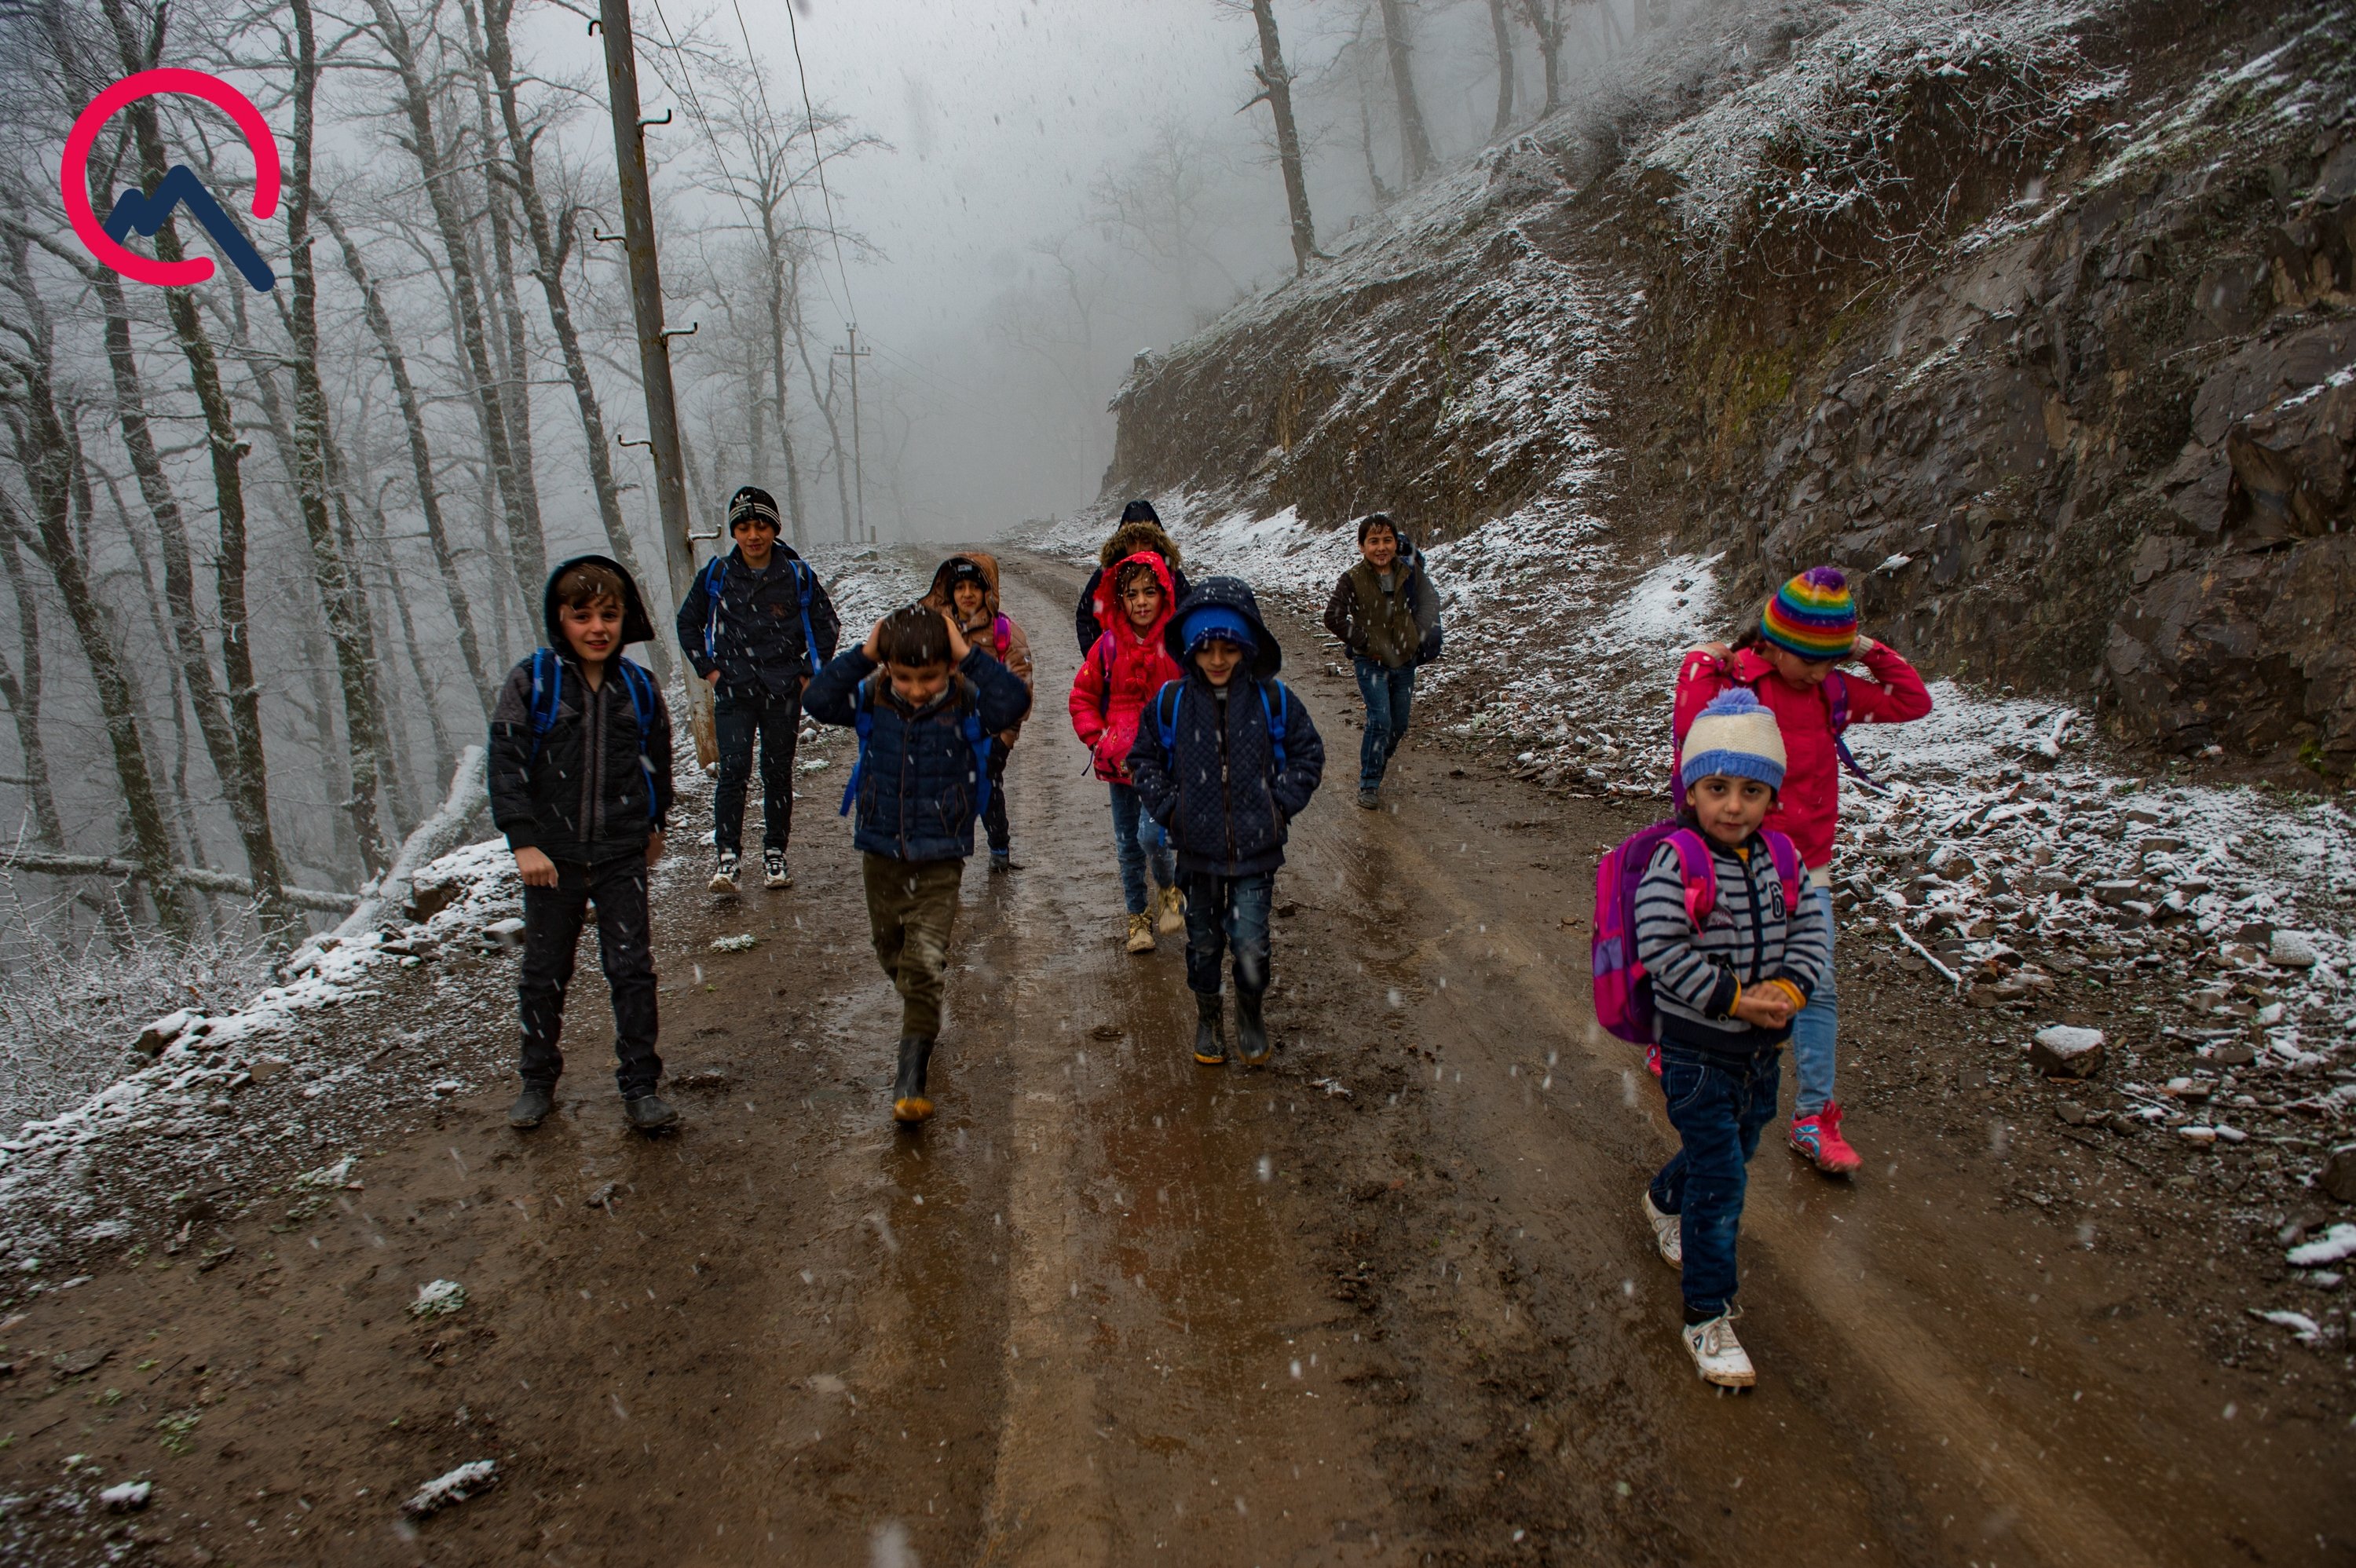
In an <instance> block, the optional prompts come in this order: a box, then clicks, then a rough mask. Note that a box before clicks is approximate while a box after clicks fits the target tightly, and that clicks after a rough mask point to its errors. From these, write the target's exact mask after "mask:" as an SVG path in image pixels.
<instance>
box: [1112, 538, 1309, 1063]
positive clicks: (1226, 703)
mask: <svg viewBox="0 0 2356 1568" xmlns="http://www.w3.org/2000/svg"><path fill="white" fill-rule="evenodd" d="M1163 640H1164V641H1165V643H1166V644H1167V645H1168V647H1169V650H1170V652H1171V653H1172V654H1173V655H1177V656H1183V658H1184V659H1185V661H1186V673H1185V675H1184V676H1183V677H1182V678H1180V679H1178V680H1174V681H1172V682H1171V683H1170V684H1169V685H1168V686H1166V687H1164V688H1162V690H1161V691H1160V692H1158V693H1157V694H1156V695H1155V696H1154V699H1153V701H1152V704H1151V707H1150V708H1148V709H1147V710H1146V713H1145V717H1144V720H1143V721H1142V722H1141V723H1140V724H1139V725H1138V727H1137V741H1136V743H1135V745H1134V746H1133V747H1132V748H1131V749H1130V753H1129V766H1130V773H1131V774H1132V775H1133V776H1134V777H1135V778H1136V780H1137V793H1138V794H1139V795H1141V797H1143V799H1144V802H1145V808H1146V809H1147V810H1148V811H1149V812H1151V814H1152V816H1153V820H1154V821H1156V822H1159V823H1161V824H1162V826H1163V827H1167V828H1168V829H1169V830H1170V837H1171V838H1172V840H1173V842H1174V843H1175V844H1176V845H1177V848H1178V866H1179V870H1180V873H1181V874H1182V875H1183V877H1184V878H1185V884H1186V987H1187V989H1189V990H1191V991H1193V992H1194V1005H1195V1022H1194V1060H1195V1061H1199V1062H1201V1063H1203V1064H1204V1065H1205V1066H1206V1067H1215V1066H1218V1065H1219V1064H1220V1063H1222V1062H1224V1061H1226V1059H1227V1048H1226V1038H1225V1036H1224V1034H1223V1032H1222V1031H1221V1029H1220V1027H1219V969H1220V957H1221V950H1222V949H1223V948H1224V949H1225V950H1226V951H1227V952H1231V953H1233V954H1234V955H1235V971H1236V1047H1237V1054H1238V1055H1240V1056H1241V1057H1242V1058H1243V1060H1244V1062H1245V1064H1246V1065H1247V1066H1251V1067H1257V1066H1259V1065H1260V1064H1261V1063H1263V1062H1265V1061H1267V1060H1268V1058H1269V1051H1272V1050H1273V1049H1274V1047H1273V1046H1272V1045H1271V1044H1270V1043H1269V1038H1268V1024H1267V1021H1266V1019H1264V1018H1263V1017H1262V1016H1261V1013H1260V999H1261V997H1265V996H1266V995H1267V994H1268V985H1269V941H1268V916H1269V903H1270V901H1272V900H1273V898H1274V896H1275V891H1276V869H1277V868H1278V867H1279V866H1281V865H1283V864H1284V839H1285V830H1286V827H1287V826H1288V825H1289V824H1290V822H1291V821H1292V819H1293V818H1294V817H1296V816H1300V815H1301V812H1302V811H1303V810H1305V809H1306V808H1307V807H1308V805H1309V797H1310V796H1311V795H1314V794H1315V793H1316V791H1317V781H1318V780H1319V779H1320V778H1322V777H1323V776H1324V772H1325V744H1324V742H1323V741H1321V740H1319V739H1318V736H1317V726H1316V725H1315V724H1313V723H1312V722H1311V721H1310V718H1309V710H1308V709H1306V708H1304V707H1303V706H1302V705H1301V701H1300V699H1297V698H1295V697H1294V696H1293V695H1292V694H1291V693H1290V692H1289V691H1287V690H1286V689H1285V688H1284V685H1283V683H1282V682H1280V681H1279V680H1278V679H1277V678H1276V672H1277V670H1278V669H1279V668H1280V667H1281V666H1282V665H1283V663H1284V652H1283V650H1282V649H1280V648H1279V647H1278V646H1277V645H1276V639H1275V638H1274V637H1273V636H1271V635H1269V630H1268V626H1267V624H1265V623H1264V622H1262V621H1261V620H1260V618H1259V605H1258V603H1257V602H1256V601H1255V600H1254V599H1253V598H1252V591H1251V590H1250V589H1249V588H1248V587H1246V586H1245V585H1244V583H1243V581H1242V580H1241V579H1239V578H1234V577H1212V578H1205V580H1204V581H1202V583H1201V584H1199V585H1198V586H1197V587H1196V588H1195V590H1194V592H1192V593H1190V594H1188V595H1187V596H1186V599H1185V602H1184V603H1182V604H1181V605H1179V607H1178V613H1177V614H1176V615H1175V616H1174V617H1173V618H1172V620H1171V622H1170V624H1169V626H1168V629H1167V630H1166V631H1165V633H1164V634H1163Z"/></svg>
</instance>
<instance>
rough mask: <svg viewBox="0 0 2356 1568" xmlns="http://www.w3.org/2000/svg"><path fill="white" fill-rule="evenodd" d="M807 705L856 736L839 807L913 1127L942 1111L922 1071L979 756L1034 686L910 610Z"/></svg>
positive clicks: (845, 661)
mask: <svg viewBox="0 0 2356 1568" xmlns="http://www.w3.org/2000/svg"><path fill="white" fill-rule="evenodd" d="M879 671H880V673H879ZM802 705H803V707H804V708H805V709H808V710H809V715H810V717H811V718H813V719H816V720H818V721H819V722H820V723H821V724H841V725H846V726H849V727H851V728H853V729H856V730H858V731H859V732H860V736H859V766H858V771H857V773H855V774H854V776H853V777H852V779H851V787H850V789H849V790H848V791H846V793H845V795H844V797H843V809H844V810H845V811H849V810H850V809H851V803H852V801H853V800H854V799H855V800H856V801H857V803H858V806H859V818H858V826H857V828H856V830H855V831H854V833H853V835H852V837H851V842H852V843H853V844H854V845H855V846H857V848H858V849H859V852H860V857H859V858H860V870H861V877H862V881H863V882H864V884H865V887H866V892H867V922H868V927H869V930H870V933H871V934H872V936H873V940H874V944H875V957H876V960H877V961H878V962H879V963H881V964H882V965H883V972H884V973H885V974H886V975H889V976H891V977H892V985H893V987H894V989H895V990H897V991H898V992H899V993H900V1060H899V1071H898V1072H897V1074H896V1075H895V1076H894V1081H893V1088H892V1115H894V1117H895V1118H896V1119H897V1120H899V1121H901V1122H903V1123H905V1124H911V1125H913V1124H915V1123H917V1122H921V1121H923V1120H924V1119H925V1118H926V1117H927V1116H929V1115H932V1114H933V1103H932V1101H931V1099H930V1098H928V1097H927V1095H926V1092H925V1072H926V1068H927V1066H928V1065H929V1064H930V1063H931V1061H932V1055H933V1044H934V1040H935V1039H936V1037H937V1036H938V1035H939V1033H940V1029H941V989H942V983H941V976H942V972H943V971H944V970H946V969H947V968H948V956H949V934H950V932H951V929H952V928H953V926H954V924H955V923H956V920H957V899H958V881H959V880H961V879H962V877H963V875H964V873H965V863H966V861H967V859H969V857H971V855H972V854H973V822H974V818H975V817H976V816H980V813H981V810H982V807H983V805H984V804H985V802H984V798H983V797H984V795H985V794H986V793H987V790H988V787H989V782H990V774H989V771H988V765H987V763H985V762H984V760H983V759H984V758H985V757H986V756H987V754H988V747H989V744H990V741H991V737H992V736H993V735H996V734H998V733H999V732H1000V731H1006V730H1012V729H1013V728H1014V727H1015V726H1016V725H1017V724H1020V723H1022V722H1023V718H1024V716H1025V715H1027V714H1028V713H1029V712H1030V711H1031V690H1030V688H1028V687H1026V686H1024V685H1023V681H1022V678H1021V677H1018V676H1016V675H1014V674H1012V672H1010V671H1009V670H1008V669H1007V667H1005V666H1004V665H1002V664H1000V663H999V662H998V661H997V660H996V659H994V658H991V656H989V655H988V654H986V653H984V652H982V651H981V650H980V648H977V647H975V646H973V645H971V644H970V643H968V642H967V641H966V638H965V633H964V632H963V631H962V630H961V629H960V628H959V627H958V624H957V622H956V621H955V620H954V619H953V618H951V617H950V616H948V615H947V614H945V613H942V612H940V611H938V610H930V609H926V607H925V606H923V605H921V604H910V605H908V606H906V607H905V608H903V609H899V610H894V612H893V613H891V614H889V615H886V616H884V617H883V619H882V620H880V621H878V622H876V623H875V629H874V630H873V631H872V632H870V633H868V634H867V641H866V642H865V643H864V644H862V645H860V646H858V647H855V648H852V649H851V651H850V652H848V653H845V654H843V655H841V656H840V657H838V658H836V659H834V660H833V661H832V662H830V663H829V664H828V665H827V667H825V668H824V669H822V670H820V671H819V673H818V675H817V677H816V678H814V679H813V680H811V682H810V683H809V690H808V691H807V692H805V693H803V697H802Z"/></svg>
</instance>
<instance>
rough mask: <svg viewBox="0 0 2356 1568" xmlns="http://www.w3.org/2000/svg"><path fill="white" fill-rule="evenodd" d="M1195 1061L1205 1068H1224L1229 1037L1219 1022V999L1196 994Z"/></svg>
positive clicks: (1215, 995)
mask: <svg viewBox="0 0 2356 1568" xmlns="http://www.w3.org/2000/svg"><path fill="white" fill-rule="evenodd" d="M1194 1060H1195V1061H1199V1062H1201V1063H1202V1064H1203V1065H1204V1066H1205V1067H1219V1066H1224V1065H1225V1064H1226V1060H1227V1035H1226V1029H1225V1028H1224V1027H1223V1026H1222V1025H1221V1023H1220V1021H1219V997H1218V993H1217V992H1213V993H1212V994H1211V995H1209V996H1207V997H1206V996H1205V995H1203V993H1202V992H1200V991H1197V992H1195V993H1194Z"/></svg>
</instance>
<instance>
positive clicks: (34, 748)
mask: <svg viewBox="0 0 2356 1568" xmlns="http://www.w3.org/2000/svg"><path fill="white" fill-rule="evenodd" d="M16 545H17V534H16V529H14V528H6V529H0V560H5V561H6V562H7V568H8V586H9V588H10V590H11V591H12V592H15V594H16V648H17V657H18V667H16V668H13V669H12V668H7V667H6V661H5V658H0V697H5V698H6V699H8V717H9V718H10V719H12V720H15V721H16V752H17V754H18V755H19V756H21V757H22V758H23V759H24V765H25V795H26V798H27V801H28V802H29V803H30V804H31V805H32V808H33V833H34V837H36V839H37V841H38V842H40V843H43V844H46V845H48V847H49V848H52V849H62V848H65V847H66V829H65V824H64V822H63V821H61V820H60V819H59V816H58V797H57V792H56V791H55V790H54V789H52V788H51V787H50V784H49V752H48V746H47V745H45V744H44V743H43V742H42V740H41V603H40V598H39V596H38V595H37V593H35V592H34V591H33V582H32V579H30V578H29V577H27V576H26V574H25V559H24V556H23V555H22V554H21V553H20V552H19V551H18V549H17V548H16Z"/></svg>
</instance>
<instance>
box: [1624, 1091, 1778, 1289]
mask: <svg viewBox="0 0 2356 1568" xmlns="http://www.w3.org/2000/svg"><path fill="white" fill-rule="evenodd" d="M1782 1055H1783V1053H1782V1052H1781V1051H1775V1050H1772V1049H1770V1050H1767V1051H1753V1052H1751V1054H1750V1055H1748V1056H1732V1055H1720V1054H1719V1053H1718V1052H1716V1051H1696V1050H1694V1049H1693V1048H1692V1047H1690V1046H1684V1045H1663V1046H1662V1047H1661V1091H1662V1093H1665V1094H1666V1095H1667V1096H1668V1101H1669V1125H1671V1126H1674V1127H1675V1128H1676V1129H1677V1136H1679V1137H1681V1138H1683V1139H1684V1140H1685V1144H1684V1147H1681V1148H1679V1149H1678V1150H1677V1152H1676V1154H1674V1155H1672V1156H1670V1157H1669V1163H1668V1164H1666V1165H1665V1166H1663V1167H1661V1170H1660V1174H1659V1175H1657V1176H1655V1177H1654V1178H1653V1207H1654V1208H1655V1209H1658V1210H1659V1211H1661V1212H1662V1213H1664V1214H1675V1215H1677V1216H1678V1217H1679V1218H1680V1219H1681V1220H1682V1221H1684V1222H1683V1223H1682V1224H1680V1225H1679V1226H1678V1227H1677V1235H1678V1239H1679V1240H1680V1241H1681V1242H1683V1243H1684V1245H1685V1260H1686V1263H1685V1294H1686V1320H1687V1322H1690V1323H1699V1322H1704V1321H1707V1320H1708V1319H1709V1318H1712V1317H1717V1316H1718V1315H1719V1313H1721V1312H1724V1311H1725V1310H1726V1309H1727V1307H1730V1306H1731V1305H1732V1304H1733V1301H1734V1290H1735V1283H1736V1282H1735V1274H1734V1237H1735V1232H1736V1231H1737V1230H1738V1229H1739V1228H1740V1226H1741V1223H1742V1189H1743V1187H1744V1185H1745V1183H1746V1182H1747V1180H1748V1179H1749V1172H1748V1171H1747V1170H1746V1169H1745V1167H1746V1166H1748V1165H1749V1164H1750V1163H1751V1155H1752V1154H1753V1153H1754V1152H1755V1151H1756V1150H1757V1149H1758V1147H1759V1130H1760V1129H1761V1128H1762V1127H1763V1126H1765V1125H1767V1124H1768V1123H1769V1122H1771V1121H1772V1120H1774V1118H1775V1095H1776V1092H1777V1090H1778V1088H1779V1087H1780V1082H1779V1080H1780V1074H1781V1069H1782V1061H1781V1060H1780V1059H1781V1057H1782Z"/></svg>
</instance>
